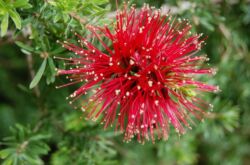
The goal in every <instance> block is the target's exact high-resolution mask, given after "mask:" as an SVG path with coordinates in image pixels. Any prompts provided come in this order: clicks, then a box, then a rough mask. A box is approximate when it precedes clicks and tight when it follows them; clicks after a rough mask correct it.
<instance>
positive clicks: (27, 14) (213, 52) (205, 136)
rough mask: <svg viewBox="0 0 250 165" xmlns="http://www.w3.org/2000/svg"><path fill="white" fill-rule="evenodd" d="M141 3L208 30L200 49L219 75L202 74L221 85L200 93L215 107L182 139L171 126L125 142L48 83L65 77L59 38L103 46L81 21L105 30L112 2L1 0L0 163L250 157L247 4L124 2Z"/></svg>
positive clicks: (237, 164) (148, 164) (245, 160)
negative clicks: (152, 139) (148, 138)
mask: <svg viewBox="0 0 250 165" xmlns="http://www.w3.org/2000/svg"><path fill="white" fill-rule="evenodd" d="M144 2H147V3H149V4H151V5H155V6H157V7H160V6H163V5H164V6H165V7H166V6H167V7H170V8H171V11H172V12H173V13H174V14H175V15H177V16H178V17H181V18H188V19H189V20H190V22H191V24H192V25H193V29H192V30H193V31H194V32H199V33H204V35H205V36H208V38H207V40H206V43H207V45H205V46H204V48H203V52H202V53H205V54H207V55H208V57H209V58H210V59H211V60H210V65H212V66H214V67H215V68H217V70H218V73H217V75H216V76H215V77H209V78H204V77H201V79H205V80H206V81H208V82H209V83H210V84H218V85H219V86H220V88H221V89H222V92H220V93H219V94H217V95H212V94H211V95H206V97H207V98H206V100H207V101H208V102H209V103H211V104H213V105H214V108H213V109H211V111H209V113H208V116H207V119H205V120H204V122H202V123H200V121H197V120H195V121H194V124H193V125H195V126H192V130H187V132H188V133H187V134H185V135H183V136H181V137H179V136H177V135H175V134H174V133H172V132H171V134H170V137H169V140H168V141H166V142H164V141H157V142H156V144H151V143H146V144H145V145H141V144H138V143H137V142H136V141H132V142H131V143H124V142H122V136H121V135H120V134H117V133H114V128H109V129H107V130H103V129H102V125H99V124H96V123H94V122H92V121H87V120H85V119H84V117H85V116H84V114H82V112H79V111H77V110H72V109H74V107H70V106H69V104H68V103H67V102H66V101H65V98H66V97H67V96H69V94H70V92H72V91H73V90H72V89H71V88H72V87H69V88H63V89H60V90H56V89H55V88H54V87H55V86H56V85H61V84H65V83H66V81H65V80H64V79H63V78H56V71H55V70H56V68H64V67H65V65H64V63H63V62H62V61H60V60H55V59H54V58H53V57H54V56H61V57H68V56H69V55H72V54H71V53H69V52H68V51H66V50H65V49H64V48H62V47H61V45H60V43H58V42H57V41H59V42H63V41H64V40H70V41H72V42H75V40H76V39H75V37H74V32H77V33H79V34H82V35H84V36H86V37H87V38H88V39H89V40H90V41H91V42H92V43H93V44H95V46H97V47H100V43H98V41H96V40H94V39H92V37H91V35H90V33H89V31H88V30H86V28H85V26H86V25H87V24H93V25H104V24H107V25H108V26H110V27H112V25H113V24H112V21H111V19H110V17H112V14H109V12H112V11H110V9H115V8H116V7H115V1H114V0H113V1H108V0H71V1H68V0H47V1H41V0H30V1H28V0H0V28H1V37H2V38H0V79H1V83H0V100H1V102H0V137H1V138H3V140H2V142H1V143H0V144H1V145H0V158H1V160H0V163H2V164H31V165H32V164H52V165H64V164H89V165H92V164H93V165H94V164H100V165H103V164H107V165H109V164H125V165H126V164H128V165H130V164H145V165H155V164H159V165H160V164H170V165H171V164H178V165H182V164H209V165H210V164H211V165H213V164H214V165H217V164H222V165H228V164H232V165H241V164H249V162H250V160H249V157H250V143H249V138H250V131H249V130H250V129H249V125H250V111H249V107H250V102H249V99H250V85H249V81H250V54H249V48H250V39H249V35H250V28H249V27H250V12H249V11H250V10H249V9H250V4H249V2H245V1H209V0H201V1H197V0H192V1H182V0H177V1H173V0H170V1H169V0H159V1H152V0H145V1H132V2H131V3H137V5H138V6H141V5H142V4H143V3H144ZM119 4H121V1H119ZM165 12H167V9H166V11H165ZM106 14H109V15H108V16H107V15H106ZM6 34H7V35H6ZM30 88H32V89H30ZM181 90H183V93H185V94H186V95H187V96H188V97H193V96H194V95H196V93H195V92H194V91H193V90H191V88H190V87H188V88H185V87H183V89H181ZM173 97H174V96H173ZM15 123H19V124H15ZM25 125H30V127H25ZM9 126H11V127H12V128H11V130H9V129H8V127H9ZM6 136H7V137H8V138H4V137H6Z"/></svg>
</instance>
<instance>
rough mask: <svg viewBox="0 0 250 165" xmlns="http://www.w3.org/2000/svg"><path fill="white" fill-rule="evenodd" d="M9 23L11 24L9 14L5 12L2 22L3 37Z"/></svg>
mask: <svg viewBox="0 0 250 165" xmlns="http://www.w3.org/2000/svg"><path fill="white" fill-rule="evenodd" d="M8 24H9V14H8V13H7V14H5V15H4V16H3V20H2V23H1V36H2V37H3V36H4V35H5V34H6V32H7V29H8Z"/></svg>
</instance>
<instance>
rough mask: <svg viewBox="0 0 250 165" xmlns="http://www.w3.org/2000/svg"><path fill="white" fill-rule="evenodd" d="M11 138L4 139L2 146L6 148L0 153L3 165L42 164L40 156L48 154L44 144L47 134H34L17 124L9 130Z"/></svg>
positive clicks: (46, 146) (47, 148)
mask: <svg viewBox="0 0 250 165" xmlns="http://www.w3.org/2000/svg"><path fill="white" fill-rule="evenodd" d="M11 132H12V136H10V137H7V138H4V139H3V140H4V142H2V145H6V146H7V148H6V149H3V150H1V151H0V157H1V158H2V159H4V161H3V165H11V164H13V165H19V164H34V165H35V164H43V163H42V160H41V158H40V156H41V155H45V154H48V151H49V146H48V145H47V144H46V143H45V142H44V140H45V139H48V138H49V136H48V135H47V134H41V133H39V134H36V133H35V132H34V131H32V130H31V129H30V128H25V127H23V126H21V125H19V124H17V125H16V127H14V128H11Z"/></svg>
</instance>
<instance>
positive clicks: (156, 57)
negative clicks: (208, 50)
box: [58, 5, 218, 142]
mask: <svg viewBox="0 0 250 165" xmlns="http://www.w3.org/2000/svg"><path fill="white" fill-rule="evenodd" d="M87 28H88V29H89V30H90V31H91V32H92V34H94V36H95V37H96V38H97V39H98V41H99V42H100V44H101V45H102V46H103V48H102V49H99V48H97V47H95V46H94V45H93V44H91V43H90V42H89V41H88V40H87V39H86V38H84V37H82V36H81V35H79V34H76V36H77V37H78V38H79V40H78V42H79V44H78V45H75V44H73V43H69V42H67V41H65V42H64V43H63V46H64V47H65V48H67V49H68V50H70V51H72V52H74V53H75V54H76V55H75V56H73V57H70V58H67V59H64V60H67V61H68V64H69V65H71V68H70V69H68V70H60V69H59V70H58V74H68V75H69V76H67V77H68V78H69V79H70V80H71V81H72V82H70V83H69V84H65V85H63V86H67V85H72V84H75V83H81V86H80V87H79V88H78V89H77V90H75V91H74V92H73V93H72V94H71V95H70V97H69V99H71V101H70V103H72V101H75V100H76V99H78V98H79V97H80V96H82V95H87V96H85V98H86V97H87V98H88V99H83V100H82V105H81V109H82V110H83V111H85V112H87V113H88V115H87V116H86V117H87V118H90V119H93V120H96V119H97V118H99V117H100V116H101V117H100V120H101V121H100V122H101V123H102V124H104V127H105V128H106V127H108V126H109V125H111V126H112V125H114V126H115V128H116V130H119V131H121V132H125V133H124V134H125V136H124V140H125V141H130V140H131V139H132V138H133V137H134V136H136V137H137V139H138V141H139V142H144V141H145V140H149V139H151V140H152V141H153V142H154V140H155V137H158V138H159V139H160V138H163V139H167V138H168V134H169V131H170V128H171V127H173V128H174V129H175V130H176V132H178V133H179V134H183V133H185V130H186V129H187V128H191V126H190V124H189V123H193V119H194V118H198V119H202V118H203V116H204V114H206V112H205V111H204V110H206V109H208V108H209V104H207V103H206V102H205V101H204V100H203V99H202V97H201V96H202V93H203V92H216V91H218V87H216V86H212V85H207V84H205V83H203V82H200V81H197V80H195V77H196V75H205V74H214V72H215V71H214V70H213V69H210V68H201V66H202V63H203V62H204V61H206V60H207V58H206V56H202V55H200V56H198V55H196V53H197V52H198V51H199V50H200V49H201V47H202V45H203V42H204V38H202V37H201V36H202V35H200V34H191V32H190V29H191V25H190V24H189V23H188V21H187V20H185V19H184V20H178V21H176V20H175V19H174V18H172V16H171V15H169V14H167V15H162V14H161V11H160V10H154V9H153V8H150V7H148V6H147V5H146V6H144V7H143V8H141V9H139V10H137V9H135V8H134V7H131V8H130V9H128V8H127V7H126V6H125V7H124V8H123V9H122V10H121V11H117V14H116V22H115V24H114V27H113V29H112V28H109V27H107V26H104V27H94V26H90V25H89V26H87ZM107 39H108V40H109V41H110V42H106V41H107Z"/></svg>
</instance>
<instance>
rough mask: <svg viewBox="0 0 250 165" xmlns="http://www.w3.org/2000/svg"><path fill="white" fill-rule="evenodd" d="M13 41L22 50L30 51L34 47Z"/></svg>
mask: <svg viewBox="0 0 250 165" xmlns="http://www.w3.org/2000/svg"><path fill="white" fill-rule="evenodd" d="M15 43H16V44H17V46H19V47H20V48H23V49H24V50H28V51H30V52H32V51H34V48H32V47H31V46H29V45H26V44H24V43H22V42H20V41H16V42H15Z"/></svg>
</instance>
